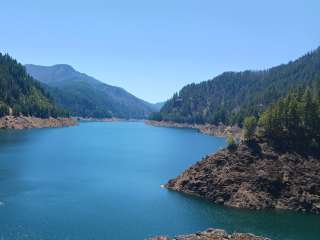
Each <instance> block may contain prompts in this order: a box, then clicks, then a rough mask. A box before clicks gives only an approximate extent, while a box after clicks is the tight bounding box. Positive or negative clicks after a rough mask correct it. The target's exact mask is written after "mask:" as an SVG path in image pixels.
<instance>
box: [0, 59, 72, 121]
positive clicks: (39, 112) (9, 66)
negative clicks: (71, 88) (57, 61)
mask: <svg viewBox="0 0 320 240" xmlns="http://www.w3.org/2000/svg"><path fill="white" fill-rule="evenodd" d="M10 109H11V110H12V114H14V115H16V116H17V115H24V116H35V117H41V118H47V117H50V116H52V117H58V116H66V115H67V112H66V111H64V110H61V109H59V108H57V107H56V106H55V104H54V103H53V101H52V99H51V98H50V96H49V95H48V94H47V93H46V92H45V91H44V90H43V88H42V87H41V86H40V84H39V83H38V82H37V81H35V80H34V79H33V78H32V77H30V76H29V75H28V74H27V73H26V71H25V68H24V66H22V65H21V64H19V63H18V62H17V61H16V60H14V59H13V58H11V57H10V56H9V55H7V54H5V55H3V54H1V53H0V116H1V117H2V116H4V115H8V114H10Z"/></svg>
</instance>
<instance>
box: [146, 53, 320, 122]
mask: <svg viewBox="0 0 320 240" xmlns="http://www.w3.org/2000/svg"><path fill="white" fill-rule="evenodd" d="M319 82H320V48H318V49H317V50H315V51H313V52H310V53H308V54H306V55H305V56H303V57H301V58H299V59H297V60H295V61H292V62H289V63H288V64H283V65H280V66H277V67H273V68H270V69H268V70H264V71H244V72H225V73H223V74H221V75H219V76H217V77H215V78H213V79H212V80H208V81H205V82H201V83H199V84H190V85H187V86H185V87H184V88H182V89H181V90H180V92H179V93H176V94H174V96H173V97H172V99H170V100H169V101H167V102H166V104H165V105H164V106H163V107H162V109H161V111H160V113H157V114H154V115H152V119H153V120H166V121H174V122H187V123H212V124H218V123H220V122H222V123H225V124H230V125H233V124H240V125H242V123H243V120H244V118H245V117H246V116H259V115H260V114H261V113H262V112H263V111H265V110H266V108H267V107H268V106H270V104H272V103H274V102H275V101H277V100H278V99H280V98H281V97H283V96H285V95H287V94H288V92H289V90H290V89H296V88H299V87H302V88H305V87H306V86H309V87H311V88H312V89H315V87H314V86H317V85H319Z"/></svg>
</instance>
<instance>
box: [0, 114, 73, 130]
mask: <svg viewBox="0 0 320 240" xmlns="http://www.w3.org/2000/svg"><path fill="white" fill-rule="evenodd" d="M76 124H77V121H76V120H75V119H73V118H36V117H24V116H20V117H14V116H5V117H2V118H0V128H5V129H25V128H54V127H67V126H74V125H76Z"/></svg>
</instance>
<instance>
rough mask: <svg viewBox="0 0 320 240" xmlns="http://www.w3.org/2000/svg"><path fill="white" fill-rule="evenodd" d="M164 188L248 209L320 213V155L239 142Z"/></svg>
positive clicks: (201, 162) (256, 143)
mask: <svg viewBox="0 0 320 240" xmlns="http://www.w3.org/2000/svg"><path fill="white" fill-rule="evenodd" d="M165 187H166V188H168V189H171V190H174V191H179V192H184V193H187V194H192V195H196V196H199V197H202V198H205V199H207V200H209V201H211V202H213V203H218V204H224V205H226V206H231V207H237V208H249V209H266V208H277V209H288V210H295V211H302V212H312V213H318V214H319V213H320V159H317V158H315V157H311V156H308V157H307V156H302V155H300V154H297V153H289V152H287V153H283V152H279V151H276V150H275V149H273V148H272V147H270V146H269V145H268V144H266V143H262V142H255V143H251V144H245V143H241V144H240V145H238V146H237V148H236V149H224V150H221V151H219V152H218V153H216V154H214V155H212V156H207V157H205V158H204V159H203V160H201V161H199V162H197V163H196V164H194V165H193V166H191V167H190V168H189V169H187V170H186V171H185V172H183V173H182V174H181V175H180V176H178V177H177V178H175V179H173V180H170V181H169V182H168V183H167V184H166V185H165Z"/></svg>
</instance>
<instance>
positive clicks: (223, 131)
mask: <svg viewBox="0 0 320 240" xmlns="http://www.w3.org/2000/svg"><path fill="white" fill-rule="evenodd" d="M145 123H146V124H148V125H152V126H155V127H170V128H192V129H197V130H199V131H200V132H201V133H203V134H207V135H212V136H217V137H225V136H227V135H228V134H232V135H233V136H234V137H235V138H237V139H241V138H242V129H241V128H240V127H238V126H226V125H223V124H220V125H212V124H188V123H175V122H168V121H151V120H147V121H145Z"/></svg>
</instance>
